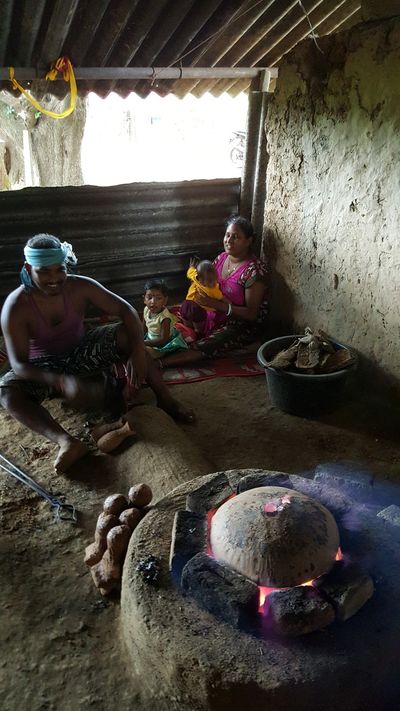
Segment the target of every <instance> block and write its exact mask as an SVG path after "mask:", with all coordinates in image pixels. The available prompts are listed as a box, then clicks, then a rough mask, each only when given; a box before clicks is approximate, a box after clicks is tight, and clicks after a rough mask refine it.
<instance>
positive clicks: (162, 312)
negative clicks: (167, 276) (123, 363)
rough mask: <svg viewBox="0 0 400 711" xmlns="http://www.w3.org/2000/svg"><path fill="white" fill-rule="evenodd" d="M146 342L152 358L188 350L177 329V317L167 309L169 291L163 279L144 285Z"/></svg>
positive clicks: (153, 280) (152, 280)
mask: <svg viewBox="0 0 400 711" xmlns="http://www.w3.org/2000/svg"><path fill="white" fill-rule="evenodd" d="M143 301H144V312H143V321H144V324H143V326H144V331H145V337H144V342H145V344H146V348H147V351H148V352H149V353H150V355H151V356H152V358H161V356H163V355H164V354H165V353H173V352H174V351H181V350H186V349H187V348H188V346H187V343H186V341H185V340H184V339H183V337H182V335H181V334H180V333H179V331H178V330H177V329H176V328H175V324H176V321H177V319H176V316H174V314H172V313H171V311H169V309H168V308H167V303H168V290H167V287H166V285H165V283H164V282H163V281H162V279H150V280H149V281H148V282H147V283H146V284H145V285H144V297H143Z"/></svg>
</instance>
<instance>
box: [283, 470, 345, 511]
mask: <svg viewBox="0 0 400 711" xmlns="http://www.w3.org/2000/svg"><path fill="white" fill-rule="evenodd" d="M290 481H291V484H292V486H293V488H294V489H295V491H299V492H300V493H301V494H305V495H306V496H310V497H311V498H312V499H315V500H316V501H319V503H320V504H322V505H323V506H325V507H326V508H327V509H328V510H329V511H330V512H331V513H332V514H333V516H334V517H335V518H337V519H340V518H341V517H342V516H344V515H345V514H346V513H347V512H348V511H349V510H350V509H351V502H350V501H349V499H348V497H346V496H344V495H343V494H342V493H341V491H340V489H336V488H333V486H332V484H331V485H330V486H328V485H327V484H326V483H325V482H317V481H314V480H313V479H306V478H305V477H301V476H297V475H296V474H291V475H290Z"/></svg>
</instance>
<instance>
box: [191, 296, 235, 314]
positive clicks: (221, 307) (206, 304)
mask: <svg viewBox="0 0 400 711" xmlns="http://www.w3.org/2000/svg"><path fill="white" fill-rule="evenodd" d="M194 301H195V302H196V304H198V305H199V306H203V308H209V309H215V310H216V311H221V312H222V313H226V309H227V303H226V301H223V300H220V299H212V298H211V297H210V296H206V294H201V293H200V292H199V291H198V290H197V291H196V296H195V298H194Z"/></svg>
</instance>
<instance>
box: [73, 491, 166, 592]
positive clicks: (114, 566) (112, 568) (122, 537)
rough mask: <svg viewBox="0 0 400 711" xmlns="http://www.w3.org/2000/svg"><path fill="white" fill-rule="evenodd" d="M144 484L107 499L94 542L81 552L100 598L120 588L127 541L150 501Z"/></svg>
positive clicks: (98, 522) (148, 492)
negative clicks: (126, 494)
mask: <svg viewBox="0 0 400 711" xmlns="http://www.w3.org/2000/svg"><path fill="white" fill-rule="evenodd" d="M152 496H153V494H152V491H151V489H150V487H149V486H148V485H147V484H143V483H142V484H136V485H135V486H132V487H131V488H130V489H129V493H128V498H126V496H124V495H123V494H112V495H111V496H108V497H107V498H106V500H105V501H104V504H103V511H102V512H101V514H100V516H99V518H98V519H97V524H96V530H95V534H94V543H91V544H90V546H88V547H87V548H86V550H85V563H86V565H88V566H89V567H90V572H91V574H92V578H93V581H94V584H95V586H96V588H98V589H99V591H100V593H101V594H102V595H108V594H109V593H110V592H111V591H112V590H115V589H118V590H119V589H120V583H121V577H122V566H123V563H124V558H125V553H126V551H127V548H128V543H129V539H130V537H131V535H132V532H133V531H134V530H135V528H136V526H137V525H138V523H139V521H141V519H142V518H143V516H144V515H145V514H146V512H147V509H146V507H147V506H148V505H149V504H150V502H151V499H152Z"/></svg>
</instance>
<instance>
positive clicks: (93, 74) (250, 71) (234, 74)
mask: <svg viewBox="0 0 400 711" xmlns="http://www.w3.org/2000/svg"><path fill="white" fill-rule="evenodd" d="M266 69H268V71H269V72H270V73H271V76H272V77H277V76H278V69H277V67H182V69H180V68H179V67H74V73H75V77H76V78H77V79H78V80H79V79H85V80H90V81H91V80H93V81H99V80H100V81H101V80H105V81H110V80H113V79H118V80H120V79H152V80H154V81H156V80H157V79H253V78H254V77H258V76H260V73H261V72H263V71H265V70H266ZM14 70H15V78H16V79H17V80H18V81H19V80H25V81H32V80H33V79H44V77H45V75H46V72H47V71H48V67H43V68H39V67H14ZM8 78H9V71H8V67H0V80H4V79H8Z"/></svg>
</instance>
